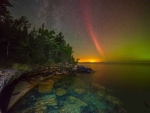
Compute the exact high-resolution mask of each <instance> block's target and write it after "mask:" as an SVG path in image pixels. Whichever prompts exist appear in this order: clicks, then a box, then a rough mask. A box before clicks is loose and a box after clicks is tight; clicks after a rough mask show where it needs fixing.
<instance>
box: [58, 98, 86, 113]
mask: <svg viewBox="0 0 150 113" xmlns="http://www.w3.org/2000/svg"><path fill="white" fill-rule="evenodd" d="M87 105H88V104H87V103H85V102H83V101H82V100H80V99H78V98H76V97H74V96H69V97H68V98H67V101H66V102H65V104H64V106H63V107H61V108H60V109H59V110H58V111H59V113H81V112H82V108H83V107H86V106H87Z"/></svg>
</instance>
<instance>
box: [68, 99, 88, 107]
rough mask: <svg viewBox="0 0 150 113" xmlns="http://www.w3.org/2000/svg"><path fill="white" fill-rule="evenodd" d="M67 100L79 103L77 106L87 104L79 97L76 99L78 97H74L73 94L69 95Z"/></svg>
mask: <svg viewBox="0 0 150 113" xmlns="http://www.w3.org/2000/svg"><path fill="white" fill-rule="evenodd" d="M67 101H68V102H70V103H73V104H77V105H79V106H82V107H83V106H84V107H85V106H87V105H88V104H87V103H85V102H84V101H82V100H80V99H78V98H76V97H74V96H69V97H68V98H67Z"/></svg>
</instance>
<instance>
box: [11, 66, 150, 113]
mask: <svg viewBox="0 0 150 113" xmlns="http://www.w3.org/2000/svg"><path fill="white" fill-rule="evenodd" d="M81 65H84V66H85V67H90V68H92V69H93V70H94V71H95V73H93V74H91V75H89V74H87V75H80V76H71V77H69V78H68V77H67V78H65V79H62V80H61V81H58V82H56V83H55V84H54V89H53V91H52V92H51V93H46V94H41V93H39V92H38V91H37V89H34V90H33V91H32V92H31V93H29V94H28V95H26V96H25V98H23V99H22V100H21V101H20V102H19V103H18V105H17V106H15V107H14V109H13V110H14V111H13V112H15V113H17V111H19V113H20V111H24V112H25V111H26V112H31V113H32V112H34V111H33V110H34V109H35V108H36V109H38V108H41V107H39V106H42V109H43V110H45V112H49V113H59V112H60V113H67V112H66V110H68V113H80V112H81V113H119V111H118V109H121V108H120V101H119V100H121V102H123V104H124V105H123V107H124V108H125V109H126V110H127V112H128V113H150V107H148V106H149V105H150V65H149V64H103V63H102V64H92V63H89V64H87V63H86V64H81ZM91 83H96V84H99V85H102V86H105V87H106V88H108V89H111V90H113V92H108V91H104V90H99V89H97V88H95V87H94V86H93V85H91ZM58 88H61V89H64V90H67V93H66V94H64V95H63V96H58V95H56V90H57V89H58ZM77 92H78V93H77ZM104 95H105V96H104ZM106 95H107V96H106ZM112 95H113V96H112ZM115 97H117V98H119V100H118V99H117V98H115ZM48 99H52V100H50V101H52V102H53V103H50V102H48V101H47V100H48ZM56 101H57V102H56ZM44 103H47V104H44ZM56 103H57V104H56ZM147 105H148V106H147ZM33 108H34V109H33ZM70 111H72V112H70ZM120 113H122V112H120Z"/></svg>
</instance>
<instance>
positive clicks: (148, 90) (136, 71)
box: [81, 63, 150, 113]
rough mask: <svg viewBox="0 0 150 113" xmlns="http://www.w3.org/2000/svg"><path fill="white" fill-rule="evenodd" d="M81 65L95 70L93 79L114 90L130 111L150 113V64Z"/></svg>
mask: <svg viewBox="0 0 150 113" xmlns="http://www.w3.org/2000/svg"><path fill="white" fill-rule="evenodd" d="M81 65H84V66H86V67H90V68H92V69H93V70H95V73H94V74H93V75H92V80H93V81H95V82H97V83H99V84H101V85H103V86H105V87H106V88H109V89H112V90H114V95H115V96H117V97H118V98H119V99H120V100H121V101H122V102H123V103H124V108H125V109H126V110H127V111H128V113H150V64H148V63H147V64H144V63H139V64H137V63H135V64H131V63H128V64H127V63H124V64H106V63H100V64H97V63H95V64H94V63H89V64H87V63H85V64H81Z"/></svg>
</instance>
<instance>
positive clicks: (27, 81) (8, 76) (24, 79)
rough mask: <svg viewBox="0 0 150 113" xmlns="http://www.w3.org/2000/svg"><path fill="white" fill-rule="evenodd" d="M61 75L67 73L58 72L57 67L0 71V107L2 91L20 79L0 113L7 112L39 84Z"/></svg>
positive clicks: (66, 72) (63, 71)
mask: <svg viewBox="0 0 150 113" xmlns="http://www.w3.org/2000/svg"><path fill="white" fill-rule="evenodd" d="M62 74H69V71H67V70H62V71H60V68H59V67H47V68H43V69H38V70H37V69H36V70H32V71H31V70H29V71H20V70H15V69H0V99H1V100H0V102H1V103H0V105H2V102H3V101H4V99H3V95H4V92H6V91H3V90H4V89H5V87H7V86H9V85H10V84H11V83H13V82H14V81H15V80H17V79H20V80H19V82H18V83H17V84H16V85H15V87H14V90H13V91H12V94H11V97H10V101H9V104H8V105H7V108H6V106H5V109H3V108H2V107H1V106H0V113H1V112H6V111H9V110H10V109H11V108H12V107H13V106H14V105H15V104H16V103H17V102H18V101H19V100H20V99H21V98H22V97H23V96H24V95H26V94H27V93H28V92H29V91H31V90H32V89H33V88H35V87H36V86H37V85H38V84H41V82H42V81H44V80H47V79H49V78H53V77H54V76H55V75H62ZM55 78H56V77H55Z"/></svg>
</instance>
